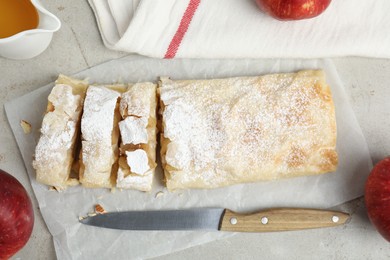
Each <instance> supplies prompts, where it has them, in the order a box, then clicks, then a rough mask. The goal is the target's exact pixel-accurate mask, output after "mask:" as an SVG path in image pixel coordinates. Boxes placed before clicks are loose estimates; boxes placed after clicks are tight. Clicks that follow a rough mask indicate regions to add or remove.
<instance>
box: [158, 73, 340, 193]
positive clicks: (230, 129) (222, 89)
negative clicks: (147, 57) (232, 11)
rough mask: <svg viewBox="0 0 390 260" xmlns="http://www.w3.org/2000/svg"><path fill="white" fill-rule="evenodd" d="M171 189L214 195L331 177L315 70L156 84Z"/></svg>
mask: <svg viewBox="0 0 390 260" xmlns="http://www.w3.org/2000/svg"><path fill="white" fill-rule="evenodd" d="M159 92H160V98H161V109H160V111H161V113H162V118H163V119H162V120H163V121H162V126H163V127H162V134H161V156H162V164H163V167H164V173H165V179H166V184H167V188H168V189H169V190H176V189H186V188H217V187H223V186H227V185H233V184H238V183H246V182H255V181H265V180H276V179H280V178H287V177H296V176H302V175H313V174H321V173H326V172H332V171H335V169H336V167H337V162H338V157H337V153H336V120H335V110H334V105H333V100H332V95H331V91H330V88H329V86H328V85H327V84H326V82H325V75H324V73H323V72H322V71H320V70H307V71H300V72H298V73H287V74H273V75H265V76H260V77H238V78H228V79H212V80H181V81H173V80H170V79H168V78H162V79H161V80H160V88H159Z"/></svg>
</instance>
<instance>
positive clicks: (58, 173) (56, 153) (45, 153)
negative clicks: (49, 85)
mask: <svg viewBox="0 0 390 260" xmlns="http://www.w3.org/2000/svg"><path fill="white" fill-rule="evenodd" d="M87 88H88V83H87V82H86V81H81V80H76V79H72V78H69V77H66V76H64V75H59V77H58V79H57V80H56V82H55V86H54V87H53V89H52V91H51V93H50V94H49V97H48V105H47V109H46V114H45V116H44V118H43V121H42V127H41V136H40V139H39V141H38V144H37V146H36V150H35V156H34V157H35V158H34V161H33V167H34V168H35V170H36V179H37V181H38V182H40V183H43V184H46V185H49V186H54V187H55V188H56V189H57V190H64V189H65V188H66V187H67V186H68V185H74V184H77V183H78V181H77V179H76V178H75V179H73V178H70V174H71V170H72V164H73V161H74V158H75V157H76V156H77V155H75V153H76V141H77V139H78V132H79V131H78V129H79V126H80V118H81V113H82V109H83V102H84V98H85V92H86V90H87Z"/></svg>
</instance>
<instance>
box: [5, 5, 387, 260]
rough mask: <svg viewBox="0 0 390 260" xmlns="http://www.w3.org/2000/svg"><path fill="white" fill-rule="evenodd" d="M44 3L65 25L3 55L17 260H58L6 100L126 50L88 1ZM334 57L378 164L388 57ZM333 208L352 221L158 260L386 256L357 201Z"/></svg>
mask: <svg viewBox="0 0 390 260" xmlns="http://www.w3.org/2000/svg"><path fill="white" fill-rule="evenodd" d="M41 2H42V3H43V5H44V6H45V7H47V8H48V9H49V10H50V11H52V12H53V13H55V14H56V15H57V16H58V17H59V18H60V20H61V21H62V28H61V30H60V31H59V32H58V33H56V34H55V36H54V39H53V42H52V44H51V45H50V47H49V48H48V49H47V50H46V51H45V52H44V53H43V54H42V55H40V56H38V57H36V58H34V59H32V60H27V61H13V60H7V59H3V58H0V104H1V106H0V110H1V113H0V122H1V124H0V168H1V169H4V170H6V171H8V172H10V173H12V174H13V175H14V176H16V177H17V178H18V179H19V181H20V182H21V183H22V184H23V185H24V186H25V187H26V189H27V190H28V192H29V194H30V195H31V197H32V198H33V204H34V209H35V217H36V222H35V226H34V231H33V234H32V236H31V238H30V240H29V242H28V244H27V245H26V246H25V247H24V248H23V249H22V250H21V251H20V252H19V253H18V254H17V255H16V256H15V259H55V252H54V247H53V242H52V239H51V235H50V234H49V232H48V230H47V228H46V226H45V223H44V222H43V220H42V217H41V215H40V212H39V209H38V206H37V202H36V199H35V197H34V195H33V192H32V190H31V186H30V183H29V180H28V177H27V175H26V174H25V169H24V165H23V161H22V159H21V156H20V153H19V151H18V149H17V146H16V143H15V140H14V138H13V135H12V133H11V130H10V128H9V125H8V123H7V121H6V118H5V114H4V111H3V110H4V108H3V104H4V103H5V102H7V101H9V100H12V99H14V98H16V97H19V96H21V95H24V94H26V93H28V92H30V91H32V90H34V89H36V88H38V87H40V86H44V85H46V84H48V83H50V82H53V81H54V80H55V79H56V77H57V76H58V74H59V73H64V74H73V73H76V72H78V71H80V70H83V69H85V68H88V67H91V66H94V65H97V64H99V63H102V62H104V61H107V60H110V59H115V58H119V57H122V56H125V55H126V54H125V53H120V52H113V51H110V50H108V49H107V48H105V47H104V46H103V43H102V41H101V38H100V35H99V32H98V30H97V25H96V23H95V18H94V16H93V14H92V11H91V9H90V7H89V5H88V3H87V1H78V0H69V1H59V0H53V1H48V0H42V1H41ZM334 62H335V64H336V67H337V70H338V72H339V74H340V77H341V79H342V80H343V82H344V86H345V88H346V91H347V93H348V95H349V98H350V102H351V104H352V107H353V109H354V111H355V113H356V116H357V118H358V121H359V123H360V125H361V127H362V129H363V132H364V135H365V137H366V139H367V142H368V145H369V149H370V153H371V156H372V159H373V161H374V162H377V161H378V160H380V159H382V158H384V157H385V156H387V155H390V60H388V59H369V58H353V57H348V58H337V59H334ZM351 159H352V158H351ZM351 185H353V183H351ZM335 209H339V210H345V211H347V212H349V213H352V221H351V222H350V223H349V224H347V225H345V226H343V227H339V228H331V229H318V230H307V231H296V232H288V233H266V234H238V235H236V236H234V237H232V238H229V239H224V240H219V241H215V242H212V243H209V244H205V245H202V246H198V247H193V248H189V249H187V250H184V251H181V252H175V253H172V254H170V255H167V256H162V257H160V258H159V259H282V258H283V259H389V258H390V243H388V242H386V241H385V240H384V239H383V238H382V237H381V236H380V235H379V234H378V233H377V232H376V231H375V230H374V228H373V226H372V225H371V224H370V222H369V220H368V217H367V213H366V209H365V206H364V200H363V199H362V198H360V199H357V200H354V201H351V202H348V203H345V204H343V205H339V206H337V207H335ZM146 250H147V249H146Z"/></svg>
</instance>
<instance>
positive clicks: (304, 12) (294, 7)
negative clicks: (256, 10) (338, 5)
mask: <svg viewBox="0 0 390 260" xmlns="http://www.w3.org/2000/svg"><path fill="white" fill-rule="evenodd" d="M256 2H257V5H258V6H259V7H260V9H261V10H263V11H264V12H266V13H268V14H269V15H271V16H272V17H274V18H276V19H278V20H301V19H308V18H313V17H315V16H317V15H320V14H321V13H322V12H323V11H325V9H326V8H327V7H328V6H329V4H330V2H331V0H256Z"/></svg>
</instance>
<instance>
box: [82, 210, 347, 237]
mask: <svg viewBox="0 0 390 260" xmlns="http://www.w3.org/2000/svg"><path fill="white" fill-rule="evenodd" d="M349 218H350V216H349V214H347V213H344V212H339V211H329V210H319V209H301V208H273V209H267V210H263V211H259V212H256V213H250V214H239V213H235V212H233V211H231V210H228V209H223V208H196V209H186V210H156V211H125V212H111V213H104V214H98V215H95V216H90V217H86V218H81V219H80V220H79V221H80V222H81V223H83V224H86V225H91V226H96V227H102V228H111V229H120V230H214V231H230V232H270V231H289V230H300V229H311V228H323V227H335V226H338V225H342V224H344V223H346V222H347V221H348V220H349Z"/></svg>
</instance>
